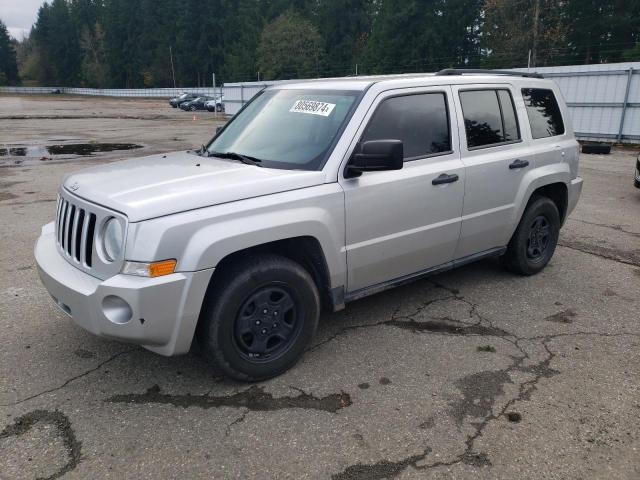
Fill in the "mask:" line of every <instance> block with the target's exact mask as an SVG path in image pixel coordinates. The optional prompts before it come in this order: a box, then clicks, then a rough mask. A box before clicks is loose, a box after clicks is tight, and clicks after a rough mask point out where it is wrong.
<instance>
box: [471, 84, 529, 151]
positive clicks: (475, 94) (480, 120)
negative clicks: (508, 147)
mask: <svg viewBox="0 0 640 480" xmlns="http://www.w3.org/2000/svg"><path fill="white" fill-rule="evenodd" d="M460 103H461V104H462V112H463V114H464V126H465V130H466V132H467V147H468V148H469V149H473V148H480V147H487V146H491V145H497V144H501V143H507V142H514V141H517V140H520V129H519V127H518V119H517V117H516V111H515V108H514V105H513V99H512V98H511V93H510V92H509V91H508V90H494V89H491V90H469V91H466V92H460Z"/></svg>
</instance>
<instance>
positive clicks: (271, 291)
mask: <svg viewBox="0 0 640 480" xmlns="http://www.w3.org/2000/svg"><path fill="white" fill-rule="evenodd" d="M216 283H217V284H216V285H213V288H212V289H211V291H210V292H209V294H208V295H207V299H206V300H205V305H204V306H203V311H202V314H201V316H200V322H199V325H198V332H197V337H198V342H199V344H200V346H201V347H202V349H203V350H204V352H205V354H206V355H207V357H208V358H209V359H210V360H211V361H213V363H214V364H215V366H217V367H218V368H219V369H220V370H222V371H223V372H224V373H225V374H226V375H228V376H230V377H233V378H235V379H238V380H243V381H258V380H264V379H267V378H271V377H274V376H276V375H279V374H281V373H283V372H284V371H286V370H288V369H289V368H291V367H292V366H293V365H294V364H295V363H296V362H297V361H298V360H299V358H300V357H301V356H302V354H303V353H304V351H305V349H306V347H307V345H308V344H309V342H310V341H311V339H312V338H313V335H314V333H315V330H316V327H317V324H318V317H319V315H320V297H319V294H318V290H317V288H316V285H315V283H314V282H313V279H312V278H311V276H310V275H309V273H308V272H307V271H306V270H305V269H304V268H303V267H301V266H300V265H299V264H297V263H295V262H293V261H292V260H289V259H288V258H285V257H281V256H278V255H263V256H257V257H250V258H248V259H246V260H244V261H241V262H238V263H237V264H235V265H233V266H231V267H229V268H228V269H227V270H226V272H224V273H222V277H218V278H216Z"/></svg>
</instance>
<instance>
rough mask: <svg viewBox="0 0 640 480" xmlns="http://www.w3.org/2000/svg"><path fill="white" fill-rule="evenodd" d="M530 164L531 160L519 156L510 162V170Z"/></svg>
mask: <svg viewBox="0 0 640 480" xmlns="http://www.w3.org/2000/svg"><path fill="white" fill-rule="evenodd" d="M528 166H529V160H520V159H519V158H518V159H516V160H514V161H513V162H512V163H510V164H509V170H515V169H516V168H525V167H528Z"/></svg>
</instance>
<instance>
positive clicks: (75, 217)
mask: <svg viewBox="0 0 640 480" xmlns="http://www.w3.org/2000/svg"><path fill="white" fill-rule="evenodd" d="M96 218H97V217H96V214H95V213H92V212H90V211H88V210H86V209H85V208H82V207H80V206H79V205H75V204H74V203H72V202H71V201H69V200H67V199H65V198H62V197H59V198H58V210H57V213H56V240H57V242H58V246H59V247H60V250H61V251H62V252H63V253H64V254H65V255H66V256H67V258H68V259H72V260H74V261H75V262H78V263H79V264H81V265H83V266H84V267H86V268H91V267H92V263H93V241H94V236H95V230H96Z"/></svg>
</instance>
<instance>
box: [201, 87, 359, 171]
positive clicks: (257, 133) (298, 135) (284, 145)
mask: <svg viewBox="0 0 640 480" xmlns="http://www.w3.org/2000/svg"><path fill="white" fill-rule="evenodd" d="M360 93H361V92H359V91H338V90H312V89H304V90H302V89H301V90H286V89H285V90H266V91H264V92H263V93H262V94H259V96H257V97H256V98H255V99H254V100H253V101H251V103H249V104H248V105H247V106H246V108H244V109H243V110H242V111H241V112H240V113H238V115H236V117H234V118H233V119H232V120H231V121H230V123H229V124H228V125H227V126H226V127H225V128H224V130H222V131H221V132H220V133H219V134H218V135H217V136H216V137H215V138H214V139H213V140H212V142H211V143H210V144H209V146H208V147H207V150H208V151H209V153H210V154H211V155H216V154H227V153H234V154H240V155H245V156H247V157H252V158H255V159H258V160H259V161H260V163H261V166H264V167H271V168H285V169H301V170H318V169H320V168H322V166H323V165H324V161H325V160H326V158H327V156H328V155H329V153H330V152H331V149H332V147H333V144H334V142H335V141H336V140H337V137H338V132H339V131H340V130H341V128H342V127H343V126H344V125H345V124H346V121H347V120H348V118H349V117H350V116H351V113H352V112H353V109H354V108H355V105H356V99H357V98H358V96H359V95H360Z"/></svg>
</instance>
